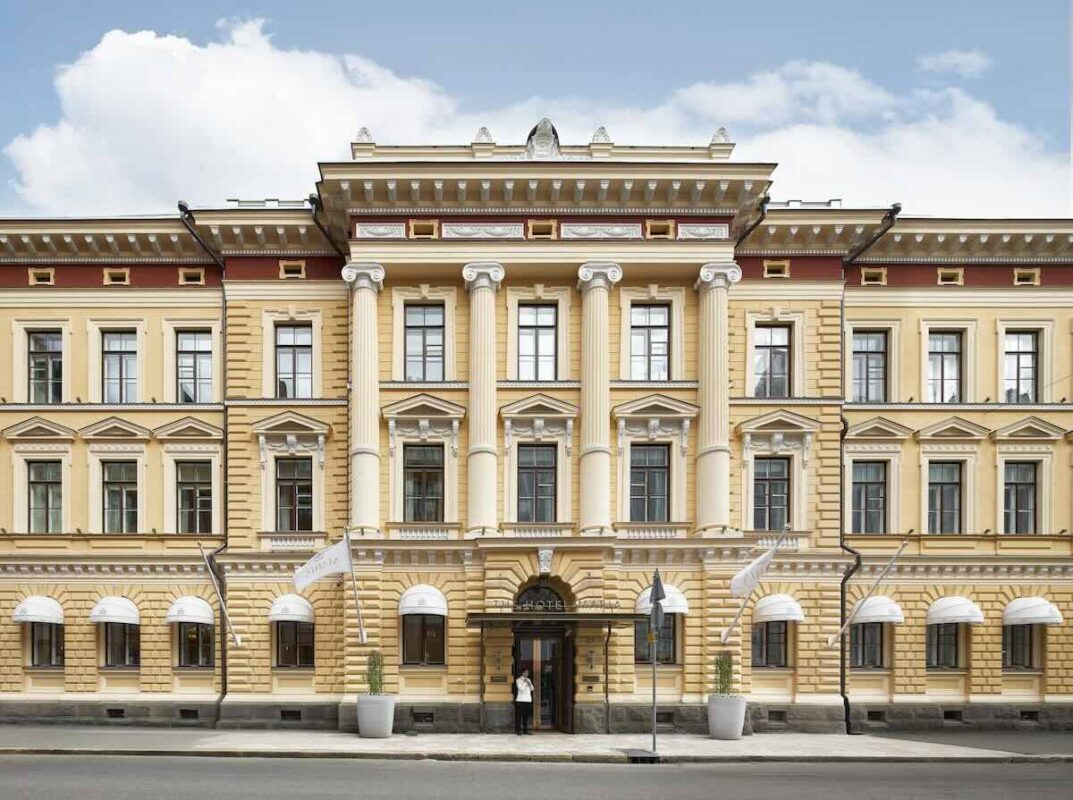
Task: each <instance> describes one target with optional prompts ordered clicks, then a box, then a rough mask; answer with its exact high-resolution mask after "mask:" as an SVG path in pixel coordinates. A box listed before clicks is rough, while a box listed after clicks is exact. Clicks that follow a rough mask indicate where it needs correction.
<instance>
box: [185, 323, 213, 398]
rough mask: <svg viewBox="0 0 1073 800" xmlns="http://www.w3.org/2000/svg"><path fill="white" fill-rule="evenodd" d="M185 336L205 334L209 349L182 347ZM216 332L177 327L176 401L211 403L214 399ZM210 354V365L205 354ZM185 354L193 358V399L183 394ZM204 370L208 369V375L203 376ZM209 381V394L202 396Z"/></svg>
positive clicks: (205, 329) (207, 329) (206, 329)
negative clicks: (206, 361) (206, 362)
mask: <svg viewBox="0 0 1073 800" xmlns="http://www.w3.org/2000/svg"><path fill="white" fill-rule="evenodd" d="M184 336H195V337H201V336H204V337H206V338H207V340H208V345H209V349H208V350H199V349H194V350H184V349H183V347H182V340H183V337H184ZM214 338H215V337H214V334H213V331H212V329H211V328H176V329H175V402H176V403H181V404H183V405H197V404H204V403H211V402H212V401H213V397H214V393H215V384H216V375H215V372H216V370H215V353H214V352H213V351H214V345H215V342H214ZM206 355H207V356H208V365H207V366H205V365H204V356H206ZM184 356H191V357H192V358H193V378H192V382H193V386H194V394H193V399H191V400H186V399H184V394H183V384H184V381H183V378H182V370H183V360H184V358H183V357H184ZM203 370H207V372H208V375H207V378H206V377H202V376H201V373H202V371H203ZM206 380H207V381H208V396H207V397H202V393H201V389H202V387H203V385H204V384H205V381H206Z"/></svg>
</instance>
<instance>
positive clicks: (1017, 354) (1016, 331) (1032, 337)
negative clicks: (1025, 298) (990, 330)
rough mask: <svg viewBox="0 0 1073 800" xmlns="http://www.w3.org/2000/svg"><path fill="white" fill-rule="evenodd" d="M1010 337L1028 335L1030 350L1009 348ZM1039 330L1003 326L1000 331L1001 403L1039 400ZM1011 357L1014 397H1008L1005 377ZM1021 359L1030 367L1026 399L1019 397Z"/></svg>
mask: <svg viewBox="0 0 1073 800" xmlns="http://www.w3.org/2000/svg"><path fill="white" fill-rule="evenodd" d="M1010 337H1018V338H1020V337H1028V339H1029V341H1031V344H1032V347H1031V349H1030V350H1021V349H1015V350H1010ZM1040 338H1041V335H1040V331H1038V330H1035V329H1032V328H1028V329H1025V328H1005V329H1004V330H1003V332H1002V389H1003V391H1002V394H1001V395H1000V397H1001V398H1002V402H1003V403H1011V404H1015V403H1036V402H1038V401H1039V396H1040V391H1039V388H1040V369H1039V367H1040ZM1011 357H1012V358H1013V362H1014V371H1015V373H1016V377H1014V378H1013V379H1012V380H1013V382H1014V392H1015V399H1013V400H1011V399H1010V380H1011V379H1010V378H1008V377H1006V372H1007V369H1008V366H1009V364H1010V359H1011ZM1022 360H1026V361H1028V363H1029V365H1030V366H1031V369H1032V377H1031V386H1030V389H1031V391H1030V393H1029V394H1030V396H1029V398H1028V399H1022V397H1021V387H1022V378H1021V368H1022V366H1023V364H1022Z"/></svg>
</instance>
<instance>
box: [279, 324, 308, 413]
mask: <svg viewBox="0 0 1073 800" xmlns="http://www.w3.org/2000/svg"><path fill="white" fill-rule="evenodd" d="M284 330H290V331H293V332H294V333H295V334H297V332H298V331H308V332H309V344H298V343H297V339H295V341H292V342H291V343H289V344H287V343H283V344H281V343H280V341H279V337H280V332H281V331H284ZM314 344H315V335H314V331H313V324H312V323H311V322H308V321H296V320H285V321H277V322H276V323H275V325H274V326H273V328H272V345H273V346H272V354H273V364H274V371H275V384H274V385H275V392H274V394H273V397H275V398H276V399H277V400H311V399H313V398H314V397H316V394H317V393H316V387H315V384H314V374H315V372H316V368H315V366H314V358H315V355H314V354H315V348H314ZM307 351H308V353H309V393H308V394H300V393H299V390H298V386H299V380H300V379H302V378H304V376H305V373H302V372H300V371H299V370H298V360H299V357H300V356H301V355H302V354H304V353H305V352H307ZM283 352H287V353H289V354H290V363H291V367H292V369H291V371H290V373H289V375H290V380H291V381H292V383H293V392H294V393H293V394H285V393H281V389H282V387H283V385H284V384H283V382H282V380H281V374H280V370H279V359H280V354H281V353H283ZM282 377H283V378H285V377H286V374H284V376H282Z"/></svg>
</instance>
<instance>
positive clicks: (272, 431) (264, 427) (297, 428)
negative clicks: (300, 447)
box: [251, 411, 331, 436]
mask: <svg viewBox="0 0 1073 800" xmlns="http://www.w3.org/2000/svg"><path fill="white" fill-rule="evenodd" d="M251 430H252V431H253V432H254V433H255V434H257V435H259V436H266V435H283V434H288V433H297V434H307V435H308V434H315V435H318V436H326V435H327V434H328V432H329V431H330V430H331V426H330V425H328V423H326V422H321V421H320V420H319V419H313V418H312V417H307V416H306V415H305V414H299V413H298V412H297V411H284V412H283V413H282V414H276V415H275V416H274V417H268V418H267V419H263V420H260V421H259V422H255V423H254V424H253V427H252V428H251Z"/></svg>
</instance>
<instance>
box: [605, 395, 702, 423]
mask: <svg viewBox="0 0 1073 800" xmlns="http://www.w3.org/2000/svg"><path fill="white" fill-rule="evenodd" d="M699 410H700V409H699V408H697V407H696V406H695V405H693V404H692V403H685V402H683V401H681V400H675V399H674V398H673V397H667V396H666V395H663V394H650V395H646V396H645V397H639V398H638V399H636V400H631V401H629V402H628V403H622V404H620V405H617V406H615V407H614V408H613V409H612V414H613V416H615V417H623V418H627V419H628V418H653V417H659V418H660V419H675V418H677V419H690V418H692V417H695V416H697V412H698V411H699Z"/></svg>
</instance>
